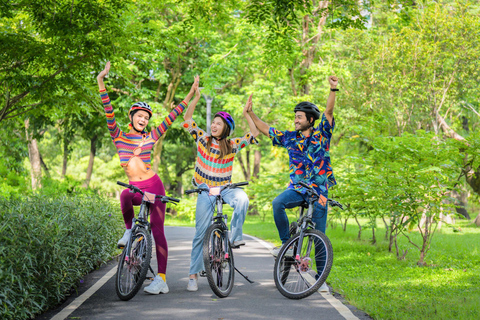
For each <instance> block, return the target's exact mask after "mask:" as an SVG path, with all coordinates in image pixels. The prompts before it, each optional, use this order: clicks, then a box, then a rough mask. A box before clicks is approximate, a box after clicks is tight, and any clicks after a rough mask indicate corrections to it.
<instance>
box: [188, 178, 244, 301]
mask: <svg viewBox="0 0 480 320" xmlns="http://www.w3.org/2000/svg"><path fill="white" fill-rule="evenodd" d="M247 184H248V182H238V183H229V184H226V185H224V186H221V187H215V188H211V189H210V188H207V187H205V188H204V187H202V188H197V189H193V190H187V191H185V194H190V193H194V192H197V193H201V192H209V194H210V195H214V196H215V204H212V205H213V206H215V209H216V211H217V214H216V215H215V216H214V217H213V218H212V225H210V226H209V227H208V229H207V231H206V232H205V237H204V238H203V262H204V265H205V276H206V277H207V279H208V283H209V285H210V288H212V290H213V292H214V293H215V294H216V295H217V296H218V297H219V298H225V297H228V295H229V294H230V292H231V291H232V288H233V283H234V278H235V271H237V272H238V273H239V274H240V275H241V276H243V277H244V278H245V279H246V280H247V281H248V282H250V283H253V281H251V280H250V279H248V277H247V276H245V275H244V274H242V273H241V272H240V271H238V269H237V268H235V264H234V260H233V253H232V244H231V243H230V241H229V231H228V227H227V221H228V218H227V215H226V214H225V215H224V214H223V204H224V201H223V198H222V194H221V193H222V191H223V190H225V189H227V188H232V189H233V188H237V187H240V186H245V185H247Z"/></svg>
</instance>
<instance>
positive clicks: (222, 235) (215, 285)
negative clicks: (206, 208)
mask: <svg viewBox="0 0 480 320" xmlns="http://www.w3.org/2000/svg"><path fill="white" fill-rule="evenodd" d="M227 241H228V236H227V232H226V230H223V229H222V228H221V227H220V226H218V225H216V224H212V225H211V226H210V227H208V229H207V232H206V233H205V237H204V238H203V263H204V265H205V273H206V275H207V279H208V283H209V284H210V288H212V290H213V292H214V293H215V294H216V295H217V296H218V297H219V298H225V297H228V295H229V294H230V292H231V291H232V288H233V281H234V277H235V265H234V263H233V255H232V248H231V247H230V246H228V245H227ZM227 247H228V251H227V250H226V248H227Z"/></svg>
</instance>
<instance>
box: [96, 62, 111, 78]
mask: <svg viewBox="0 0 480 320" xmlns="http://www.w3.org/2000/svg"><path fill="white" fill-rule="evenodd" d="M109 71H110V61H108V62H107V64H106V65H105V69H103V70H102V71H100V73H99V74H98V76H97V79H98V80H99V79H102V80H103V78H105V76H106V75H107V74H108V72H109Z"/></svg>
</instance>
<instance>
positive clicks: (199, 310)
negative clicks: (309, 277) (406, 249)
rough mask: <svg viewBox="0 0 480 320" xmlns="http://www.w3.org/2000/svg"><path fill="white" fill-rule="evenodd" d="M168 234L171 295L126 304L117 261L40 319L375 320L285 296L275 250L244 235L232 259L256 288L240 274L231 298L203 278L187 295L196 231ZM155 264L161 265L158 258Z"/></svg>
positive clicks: (317, 298)
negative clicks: (276, 275) (275, 270)
mask: <svg viewBox="0 0 480 320" xmlns="http://www.w3.org/2000/svg"><path fill="white" fill-rule="evenodd" d="M166 234H167V240H168V245H169V259H168V270H167V283H168V285H169V288H170V292H169V293H168V294H161V295H148V294H145V293H144V292H143V289H141V291H139V293H138V294H137V295H136V296H135V297H134V298H133V299H131V300H130V301H127V302H125V301H121V300H120V299H118V297H117V295H116V293H115V284H114V276H113V275H114V274H115V269H116V261H112V262H110V263H109V264H107V265H106V266H104V267H102V268H101V269H100V270H98V271H95V272H93V273H91V274H89V275H88V276H87V277H86V278H85V281H84V283H83V284H82V285H81V286H80V287H79V289H78V292H76V293H74V294H72V296H71V297H70V298H69V299H67V301H65V302H64V303H63V304H62V305H61V306H59V308H58V309H56V310H52V311H49V312H47V313H45V314H43V315H41V316H39V317H37V320H47V319H52V320H63V319H102V320H103V319H115V320H121V319H129V320H131V319H133V320H147V319H186V318H190V319H226V320H227V319H275V320H281V319H298V318H301V319H330V320H337V319H338V320H343V319H348V320H354V319H355V320H358V319H362V320H363V319H370V318H369V317H368V316H366V315H365V313H363V312H361V311H358V310H356V309H355V308H353V307H351V306H349V307H348V308H347V307H346V306H345V305H343V304H342V303H341V302H340V301H339V300H337V299H336V298H335V297H333V296H332V295H331V294H325V293H324V294H320V293H315V294H314V295H312V296H310V297H308V298H306V299H302V300H290V299H287V298H285V297H284V296H282V295H281V294H280V293H279V292H278V290H277V288H276V287H275V283H274V281H273V264H274V260H273V257H272V256H271V255H270V253H269V248H271V245H270V244H268V243H266V242H264V241H262V240H259V239H256V238H253V237H249V236H245V240H246V241H247V245H246V246H244V247H242V248H241V249H236V250H234V252H233V254H234V257H235V266H236V267H237V268H238V269H239V270H240V271H241V272H242V273H244V274H246V275H248V276H249V278H250V279H252V280H253V281H255V283H254V284H249V283H248V282H246V281H245V280H244V279H243V277H241V276H240V275H239V274H238V273H236V274H235V286H234V288H233V290H232V292H231V294H230V296H229V297H227V298H224V299H219V298H217V296H216V295H215V294H214V293H213V292H212V290H211V289H210V286H209V285H208V281H207V279H206V278H200V280H199V290H198V291H197V292H188V291H187V290H186V287H187V282H188V268H189V263H190V250H191V241H192V239H193V234H194V229H193V228H186V227H166ZM153 256H155V255H153ZM152 265H154V266H156V260H155V259H154V260H152ZM154 270H156V267H154ZM148 283H149V282H148V281H146V284H148Z"/></svg>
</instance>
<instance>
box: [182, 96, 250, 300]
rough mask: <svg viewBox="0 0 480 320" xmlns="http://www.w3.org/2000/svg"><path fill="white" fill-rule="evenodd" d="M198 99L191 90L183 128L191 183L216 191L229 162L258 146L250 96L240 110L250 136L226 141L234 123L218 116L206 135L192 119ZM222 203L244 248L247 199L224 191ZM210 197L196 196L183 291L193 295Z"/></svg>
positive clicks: (225, 179)
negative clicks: (193, 147) (190, 150)
mask: <svg viewBox="0 0 480 320" xmlns="http://www.w3.org/2000/svg"><path fill="white" fill-rule="evenodd" d="M199 99H200V91H199V89H196V90H195V99H194V100H193V101H192V104H191V105H190V106H189V107H188V109H187V111H186V113H185V116H184V119H185V122H184V123H183V127H184V128H185V129H187V130H188V132H189V133H190V134H191V135H192V137H193V139H195V142H196V143H197V160H196V163H195V172H194V181H195V183H196V184H197V185H198V186H208V187H216V186H222V185H225V184H227V183H230V182H231V180H232V169H233V160H234V157H235V155H236V154H237V153H238V152H239V151H240V150H242V149H243V148H244V147H246V146H248V145H249V144H251V143H255V144H258V142H257V140H256V139H255V137H256V136H257V135H258V134H259V131H258V130H257V127H256V126H255V124H254V122H253V120H252V119H251V118H250V115H249V114H247V112H246V110H247V106H248V105H250V104H252V96H250V97H249V98H248V101H247V104H246V106H245V109H244V112H243V114H244V116H245V118H246V120H247V122H248V125H249V127H250V130H251V132H248V133H246V134H245V135H244V136H243V137H240V138H233V139H230V138H228V136H229V135H230V134H231V133H232V131H233V130H234V129H235V122H234V121H233V118H232V117H231V116H230V115H229V114H228V113H227V112H218V113H217V114H216V115H215V117H214V119H213V121H212V124H211V126H210V129H211V134H210V135H207V134H206V133H205V131H203V130H202V129H200V128H199V127H198V126H197V124H196V123H195V121H194V120H193V119H192V115H193V112H194V110H195V106H196V104H197V102H198V100H199ZM222 196H223V200H224V201H225V202H226V203H228V204H229V205H230V206H231V207H232V208H233V210H234V211H233V216H232V220H231V223H230V228H231V233H230V234H231V239H230V242H231V243H232V244H233V246H234V247H237V246H241V245H244V244H245V241H243V240H242V227H243V222H244V221H245V216H246V214H247V209H248V196H247V194H246V193H245V191H243V190H242V189H225V190H223V191H222ZM214 201H215V200H214V196H209V195H208V194H207V193H206V192H202V193H200V194H198V198H197V206H196V210H195V236H194V238H193V243H192V253H191V258H190V272H189V274H190V279H189V281H188V286H187V290H188V291H197V290H198V285H197V274H198V273H199V272H201V271H202V270H204V265H203V255H202V242H203V237H204V235H205V231H206V230H207V228H208V226H209V225H210V221H211V218H212V214H213V210H214V207H213V206H212V203H214Z"/></svg>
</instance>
